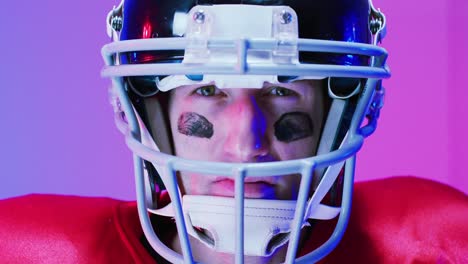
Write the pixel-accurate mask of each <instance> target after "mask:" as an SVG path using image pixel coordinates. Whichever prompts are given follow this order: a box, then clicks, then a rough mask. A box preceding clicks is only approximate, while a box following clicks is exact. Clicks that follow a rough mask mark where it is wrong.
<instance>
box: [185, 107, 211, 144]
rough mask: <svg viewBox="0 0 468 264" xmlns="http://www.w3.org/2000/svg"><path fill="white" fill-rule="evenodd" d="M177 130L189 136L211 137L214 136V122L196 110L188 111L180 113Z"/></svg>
mask: <svg viewBox="0 0 468 264" xmlns="http://www.w3.org/2000/svg"><path fill="white" fill-rule="evenodd" d="M177 130H178V131H179V132H180V133H181V134H184V135H187V136H194V137H200V138H211V137H212V136H213V124H211V123H210V121H208V119H206V117H204V116H202V115H199V114H197V113H194V112H186V113H182V114H181V115H180V117H179V121H178V122H177Z"/></svg>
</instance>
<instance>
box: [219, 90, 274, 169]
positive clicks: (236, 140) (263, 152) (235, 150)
mask: <svg viewBox="0 0 468 264" xmlns="http://www.w3.org/2000/svg"><path fill="white" fill-rule="evenodd" d="M226 111H227V112H228V113H226V114H228V116H229V117H230V118H229V120H228V122H227V126H226V128H227V132H226V133H227V136H226V141H225V144H224V151H225V153H226V154H227V156H228V158H229V161H231V162H258V161H261V160H263V159H265V158H267V156H268V154H269V151H270V149H269V145H268V144H269V143H268V140H267V138H266V134H265V132H266V126H267V125H266V119H265V115H264V113H263V112H262V110H261V108H260V107H259V105H258V103H257V101H256V99H255V96H253V95H249V94H246V95H242V96H239V97H237V98H235V99H234V100H233V101H232V102H231V104H230V105H229V106H228V107H227V109H226Z"/></svg>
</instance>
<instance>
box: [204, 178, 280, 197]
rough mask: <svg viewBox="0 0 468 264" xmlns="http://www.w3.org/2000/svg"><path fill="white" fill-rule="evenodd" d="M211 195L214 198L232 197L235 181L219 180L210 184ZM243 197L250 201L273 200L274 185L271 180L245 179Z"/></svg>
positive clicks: (228, 179)
mask: <svg viewBox="0 0 468 264" xmlns="http://www.w3.org/2000/svg"><path fill="white" fill-rule="evenodd" d="M212 190H213V192H214V193H213V194H214V195H216V196H226V197H234V195H235V181H234V180H233V179H230V178H219V179H216V180H215V181H214V182H212ZM244 197H245V198H252V199H273V198H275V184H274V182H273V181H272V180H271V179H264V178H257V179H255V178H251V179H245V182H244Z"/></svg>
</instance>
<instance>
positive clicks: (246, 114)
mask: <svg viewBox="0 0 468 264" xmlns="http://www.w3.org/2000/svg"><path fill="white" fill-rule="evenodd" d="M321 86H322V82H321V81H297V82H293V83H289V84H281V86H278V85H273V84H268V83H266V84H265V85H264V87H263V88H262V89H229V88H227V89H218V88H216V87H215V86H212V85H211V86H210V85H208V86H207V85H205V86H200V85H190V86H183V87H179V88H177V89H174V90H172V91H171V95H170V101H169V120H170V126H171V131H172V135H173V139H174V148H175V154H176V155H178V156H180V157H183V158H188V159H194V160H204V161H219V162H268V161H279V160H292V159H299V158H305V157H309V156H313V155H314V154H315V150H316V148H317V143H318V139H319V132H320V131H321V128H322V123H323V118H324V100H323V96H324V95H323V89H320V88H321ZM190 119H191V120H192V121H188V120H190ZM197 122H198V123H197ZM194 123H195V125H196V126H194ZM200 123H202V124H200ZM181 124H188V125H186V126H181ZM294 124H295V125H294ZM200 126H201V127H208V128H209V127H211V129H201V131H202V132H200V131H199V132H196V133H193V132H194V131H192V130H190V129H187V127H200ZM278 135H280V136H279V137H278ZM180 181H181V187H182V191H183V192H184V193H187V194H194V195H217V196H231V197H232V196H234V182H233V181H232V180H230V179H227V178H225V177H221V176H216V175H200V174H197V173H192V172H181V173H180ZM246 182H247V184H246V185H245V191H246V192H245V196H246V197H247V198H264V199H295V198H296V195H297V190H298V186H299V183H300V178H299V176H297V175H287V176H280V175H276V176H274V177H264V178H252V177H247V178H246Z"/></svg>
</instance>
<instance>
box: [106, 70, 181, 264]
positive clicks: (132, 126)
mask: <svg viewBox="0 0 468 264" xmlns="http://www.w3.org/2000/svg"><path fill="white" fill-rule="evenodd" d="M123 83H124V82H123V81H122V78H119V77H114V78H112V84H113V87H114V88H115V89H116V92H117V95H118V97H119V100H120V103H121V107H122V108H123V111H124V113H125V117H126V120H127V122H128V125H129V126H128V127H129V131H127V133H129V134H130V135H131V137H132V138H135V139H140V135H141V133H140V127H139V125H138V120H137V118H136V115H135V112H134V111H133V107H132V105H131V103H130V99H129V98H128V95H127V93H126V92H125V88H124V86H123ZM127 136H129V135H127ZM133 165H134V170H135V184H136V194H137V201H138V202H137V209H138V215H139V218H140V222H141V226H142V229H143V232H144V233H145V236H146V238H147V239H148V242H149V243H150V244H151V245H152V246H153V247H155V248H158V249H159V251H158V253H159V254H160V255H161V256H162V257H164V258H165V259H167V260H169V261H171V262H173V263H181V262H182V256H180V255H179V254H177V253H176V252H174V251H173V250H171V249H169V248H168V247H167V246H166V245H165V244H163V243H162V242H161V241H160V240H159V239H157V236H156V234H155V233H154V230H153V229H152V225H151V220H150V218H149V215H148V212H147V208H148V205H147V203H146V197H145V194H146V193H145V189H146V188H145V182H144V177H145V176H144V170H145V169H144V166H143V159H142V158H140V157H139V156H138V154H137V153H134V154H133Z"/></svg>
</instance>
